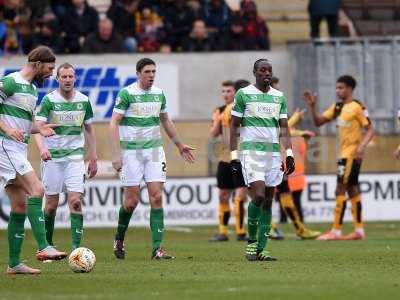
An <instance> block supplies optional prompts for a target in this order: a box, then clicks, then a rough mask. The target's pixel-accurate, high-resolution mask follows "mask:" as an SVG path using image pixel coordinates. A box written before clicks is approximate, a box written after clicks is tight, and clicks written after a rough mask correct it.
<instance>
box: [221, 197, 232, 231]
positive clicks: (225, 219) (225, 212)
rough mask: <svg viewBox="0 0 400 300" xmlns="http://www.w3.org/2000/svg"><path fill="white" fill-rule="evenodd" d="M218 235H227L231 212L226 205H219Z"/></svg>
mask: <svg viewBox="0 0 400 300" xmlns="http://www.w3.org/2000/svg"><path fill="white" fill-rule="evenodd" d="M218 216H219V233H220V234H224V235H228V224H229V218H230V216H231V211H230V209H229V204H228V203H220V204H219V214H218Z"/></svg>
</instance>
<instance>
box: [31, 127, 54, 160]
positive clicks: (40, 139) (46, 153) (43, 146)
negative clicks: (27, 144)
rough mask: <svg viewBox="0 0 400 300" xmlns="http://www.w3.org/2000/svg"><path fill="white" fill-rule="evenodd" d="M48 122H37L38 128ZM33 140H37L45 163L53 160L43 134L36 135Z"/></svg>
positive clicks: (37, 145)
mask: <svg viewBox="0 0 400 300" xmlns="http://www.w3.org/2000/svg"><path fill="white" fill-rule="evenodd" d="M46 123H47V122H45V121H36V124H37V126H44V125H46ZM33 139H34V140H35V143H36V147H37V148H38V151H39V154H40V158H41V159H42V160H43V161H48V160H50V159H51V154H50V151H49V149H48V148H47V146H46V144H45V143H44V139H43V136H42V135H41V134H38V133H37V134H34V135H33Z"/></svg>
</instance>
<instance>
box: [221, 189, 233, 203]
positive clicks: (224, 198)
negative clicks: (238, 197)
mask: <svg viewBox="0 0 400 300" xmlns="http://www.w3.org/2000/svg"><path fill="white" fill-rule="evenodd" d="M230 197H231V193H230V192H229V191H224V190H221V191H220V193H219V201H220V202H221V203H229V199H230Z"/></svg>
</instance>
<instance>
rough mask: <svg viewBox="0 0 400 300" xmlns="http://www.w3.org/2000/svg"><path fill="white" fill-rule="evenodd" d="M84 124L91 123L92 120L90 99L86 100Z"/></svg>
mask: <svg viewBox="0 0 400 300" xmlns="http://www.w3.org/2000/svg"><path fill="white" fill-rule="evenodd" d="M84 121H85V122H84V123H85V124H91V123H92V121H93V109H92V104H91V103H90V101H88V102H87V104H86V112H85V119H84Z"/></svg>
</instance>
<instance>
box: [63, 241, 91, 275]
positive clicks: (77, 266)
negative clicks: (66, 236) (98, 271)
mask: <svg viewBox="0 0 400 300" xmlns="http://www.w3.org/2000/svg"><path fill="white" fill-rule="evenodd" d="M68 264H69V267H70V268H71V270H72V271H74V272H75V273H89V272H90V271H92V269H93V267H94V265H95V264H96V256H95V255H94V253H93V251H92V250H90V249H88V248H85V247H79V248H76V249H75V250H74V251H72V252H71V254H70V255H69V258H68Z"/></svg>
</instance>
